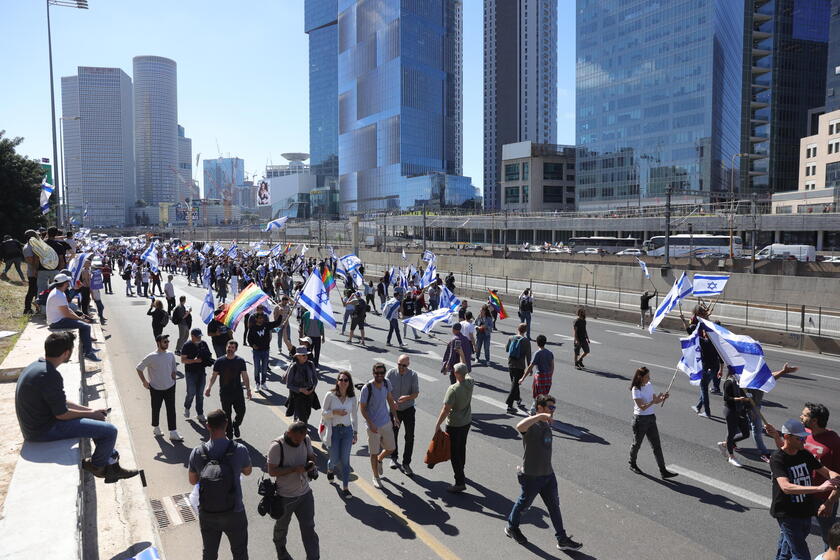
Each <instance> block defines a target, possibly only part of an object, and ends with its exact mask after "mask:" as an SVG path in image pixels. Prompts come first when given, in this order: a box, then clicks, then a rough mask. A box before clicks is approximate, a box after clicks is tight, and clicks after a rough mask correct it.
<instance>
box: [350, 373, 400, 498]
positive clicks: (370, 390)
mask: <svg viewBox="0 0 840 560" xmlns="http://www.w3.org/2000/svg"><path fill="white" fill-rule="evenodd" d="M386 371H387V370H386V368H385V364H383V363H382V362H376V363H375V364H373V379H372V380H371V381H368V382H367V383H365V386H364V387H363V388H362V393H361V395H359V410H360V411H361V413H362V416H363V417H364V419H365V422H367V435H368V452H369V453H370V467H371V470H372V471H373V485H374V486H375V487H376V488H379V489H382V481H381V480H380V477H381V476H382V475H383V473H384V471H383V467H382V461H384V460H385V457H389V456H390V455H391V454H392V453H393V452H394V449H396V447H397V443H396V438H395V437H394V425H399V420H398V419H397V403H396V402H395V401H394V397H393V396H392V395H391V386H390V384H389V383H388V381H387V380H386V379H385V373H386Z"/></svg>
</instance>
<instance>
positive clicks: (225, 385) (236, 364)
mask: <svg viewBox="0 0 840 560" xmlns="http://www.w3.org/2000/svg"><path fill="white" fill-rule="evenodd" d="M238 348H239V343H238V342H236V341H235V340H228V343H227V349H226V352H225V355H224V356H222V357H221V358H217V359H216V361H215V362H214V363H213V375H212V376H211V377H210V383H208V384H207V390H206V391H204V396H205V397H209V396H210V390H211V389H212V388H213V383H214V382H215V381H216V378H218V379H219V400H220V401H221V402H222V410H224V411H225V415H226V416H227V428H226V434H227V437H228V439H233V438H234V437H235V438H237V439H239V437H240V435H241V434H240V431H239V427H240V426H242V420H243V419H244V418H245V394H247V396H248V400H251V385H250V384H249V383H248V370H247V368H246V367H245V360H243V359H242V358H240V357H239V356H237V355H236V350H237V349H238ZM243 385H245V394H243V393H242V386H243ZM234 411H235V412H236V418H233V412H234Z"/></svg>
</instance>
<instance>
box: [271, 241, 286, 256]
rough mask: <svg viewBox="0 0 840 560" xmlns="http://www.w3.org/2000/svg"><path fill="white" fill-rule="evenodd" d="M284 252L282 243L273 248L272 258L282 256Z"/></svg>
mask: <svg viewBox="0 0 840 560" xmlns="http://www.w3.org/2000/svg"><path fill="white" fill-rule="evenodd" d="M282 252H283V247H282V245H281V244H280V243H278V244H277V245H275V246H274V247H272V249H271V256H272V257H276V256H278V255H280V253H282Z"/></svg>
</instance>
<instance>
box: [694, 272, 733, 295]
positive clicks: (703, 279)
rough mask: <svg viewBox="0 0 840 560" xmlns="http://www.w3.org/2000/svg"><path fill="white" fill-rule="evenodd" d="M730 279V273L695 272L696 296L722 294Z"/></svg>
mask: <svg viewBox="0 0 840 560" xmlns="http://www.w3.org/2000/svg"><path fill="white" fill-rule="evenodd" d="M728 281H729V275H728V274H695V275H694V295H695V297H702V296H717V295H720V294H722V293H723V289H724V288H725V287H726V283H727V282H728Z"/></svg>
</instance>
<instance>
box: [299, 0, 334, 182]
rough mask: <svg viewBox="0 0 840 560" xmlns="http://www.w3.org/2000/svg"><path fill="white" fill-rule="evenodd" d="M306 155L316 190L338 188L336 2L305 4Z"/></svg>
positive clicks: (323, 0) (321, 0) (318, 0)
mask: <svg viewBox="0 0 840 560" xmlns="http://www.w3.org/2000/svg"><path fill="white" fill-rule="evenodd" d="M304 30H305V31H306V34H307V35H308V36H309V152H310V165H311V166H312V173H313V175H315V177H316V181H317V183H318V187H319V188H327V189H329V188H333V189H337V188H338V2H337V0H306V4H305V15H304Z"/></svg>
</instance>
